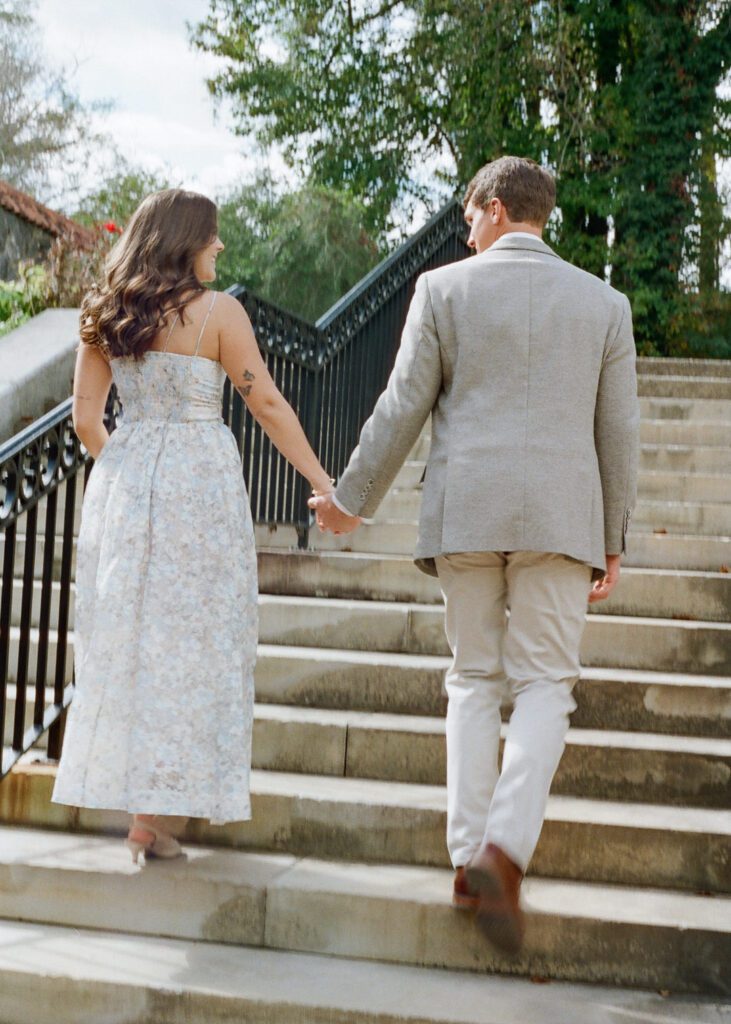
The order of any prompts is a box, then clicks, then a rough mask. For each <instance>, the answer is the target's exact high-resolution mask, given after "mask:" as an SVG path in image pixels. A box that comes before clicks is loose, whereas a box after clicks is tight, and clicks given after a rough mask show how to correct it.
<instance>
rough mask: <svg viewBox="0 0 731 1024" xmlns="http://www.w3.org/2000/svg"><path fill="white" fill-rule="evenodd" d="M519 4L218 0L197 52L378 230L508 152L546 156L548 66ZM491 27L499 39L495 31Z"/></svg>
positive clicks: (246, 107) (273, 135)
mask: <svg viewBox="0 0 731 1024" xmlns="http://www.w3.org/2000/svg"><path fill="white" fill-rule="evenodd" d="M532 18H533V13H532V9H531V4H529V3H528V4H526V3H525V2H523V0H408V2H392V0H381V2H375V3H369V4H362V3H361V4H355V3H352V2H347V3H343V2H339V3H331V2H325V0H211V10H210V14H209V16H208V18H207V19H206V20H205V21H204V22H203V23H201V24H200V25H198V26H197V28H196V29H195V30H194V33H193V40H194V43H195V45H197V46H198V47H200V48H201V49H204V50H207V51H210V52H213V53H216V54H217V55H219V56H221V57H223V58H225V60H226V66H225V67H224V69H223V70H222V71H221V72H220V74H218V75H217V76H216V77H215V78H213V79H212V80H211V81H210V82H209V86H210V89H211V91H212V93H213V94H214V95H215V96H217V97H219V98H220V97H224V96H227V97H230V98H231V99H232V100H233V104H234V112H235V115H236V117H237V124H238V127H239V130H240V131H241V132H242V133H245V134H248V133H249V131H250V130H251V126H252V124H253V125H254V126H255V129H256V133H257V135H258V138H259V140H260V141H261V142H262V143H263V144H264V145H270V144H271V143H277V144H279V145H280V146H282V147H283V149H284V152H285V155H286V156H287V158H288V159H289V161H290V162H291V163H292V164H293V166H296V167H298V168H299V169H300V170H302V171H303V172H304V176H306V177H309V178H310V179H311V180H313V181H314V182H316V183H319V184H323V185H326V186H329V187H334V188H336V189H345V190H347V191H348V192H350V193H352V194H353V195H355V196H358V197H359V198H360V199H362V201H363V203H364V205H365V207H366V209H367V211H368V217H369V223H370V225H371V227H372V228H373V229H375V230H376V232H383V231H385V230H387V229H388V228H389V227H391V226H392V223H393V222H392V220H391V214H392V212H393V209H394V206H395V204H400V205H401V207H402V208H404V207H405V208H406V209H407V211H408V210H409V209H410V207H413V203H414V201H415V200H418V199H421V200H425V201H427V202H432V203H433V202H434V188H433V184H434V182H433V178H434V174H433V173H432V172H430V171H425V163H428V162H429V161H430V160H433V159H435V158H444V157H445V156H446V157H447V158H448V162H449V163H450V164H451V166H449V167H448V168H447V171H446V174H443V175H442V189H441V196H442V198H444V197H446V195H448V194H449V193H451V191H452V190H453V188H454V184H455V181H459V180H462V181H464V180H466V178H468V177H469V176H470V175H471V173H473V172H474V170H475V169H476V168H477V167H478V166H479V165H480V164H482V163H484V162H485V161H486V160H488V159H490V158H491V157H494V156H497V155H498V154H500V153H501V152H504V151H506V150H509V151H518V152H522V153H526V154H527V155H535V156H540V154H541V151H542V147H543V141H544V131H543V126H542V122H541V118H540V94H539V88H540V73H541V68H540V66H539V65H538V64H537V62H536V60H535V57H534V48H535V41H534V38H533V33H532V31H531V25H532ZM486 26H488V27H489V31H487V30H486Z"/></svg>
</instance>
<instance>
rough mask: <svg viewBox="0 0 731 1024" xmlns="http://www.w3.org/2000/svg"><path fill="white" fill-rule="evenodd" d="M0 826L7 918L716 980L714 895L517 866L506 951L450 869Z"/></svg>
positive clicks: (721, 928) (610, 978) (645, 978)
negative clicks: (165, 847)
mask: <svg viewBox="0 0 731 1024" xmlns="http://www.w3.org/2000/svg"><path fill="white" fill-rule="evenodd" d="M3 840H4V842H3V852H2V854H0V879H2V883H3V884H2V885H0V913H2V915H3V917H5V918H6V919H11V920H12V919H18V918H20V919H26V920H27V919H30V920H31V921H33V922H36V923H44V924H56V925H63V926H67V927H68V926H71V927H81V928H88V927H91V928H106V929H116V930H119V931H132V932H138V933H141V934H151V935H153V936H168V937H174V938H179V939H180V938H185V939H193V940H198V941H201V940H202V941H204V942H206V941H207V942H211V941H212V942H217V943H223V944H235V945H247V946H265V947H272V948H275V949H281V950H292V951H298V952H308V953H323V954H328V955H330V956H336V957H357V958H358V959H362V960H379V961H387V962H391V963H402V964H410V965H413V966H424V967H445V968H449V969H452V970H455V969H456V970H464V969H469V970H473V971H489V972H497V973H506V974H508V973H510V974H519V975H527V976H531V975H536V974H538V975H541V976H544V977H548V978H552V979H556V978H564V979H567V980H572V981H591V982H612V983H614V984H632V985H646V986H653V987H659V988H669V989H671V990H672V991H674V992H689V991H690V992H701V993H705V994H707V995H708V994H714V995H719V996H721V995H723V996H726V995H728V994H731V979H729V976H728V973H727V972H726V971H725V967H726V966H727V964H728V957H729V956H731V921H730V918H729V907H731V901H729V899H727V898H723V897H718V896H716V897H709V896H696V895H694V894H690V893H681V892H672V891H668V890H663V889H655V888H653V889H646V890H642V889H637V888H634V887H614V886H611V887H607V886H604V885H601V884H588V883H581V882H569V881H560V880H556V879H541V878H536V877H531V878H528V879H527V880H526V882H525V883H524V886H523V900H524V905H525V909H526V913H527V927H526V941H525V947H524V950H523V952H522V953H521V955H520V957H518V958H515V959H511V958H506V957H500V956H498V955H495V954H493V953H492V951H491V949H490V947H489V946H488V945H487V943H485V941H484V939H483V937H482V935H481V934H480V933H479V931H478V929H477V927H476V925H475V923H474V920H473V917H472V915H470V914H465V913H463V912H460V911H458V910H455V909H454V908H453V907H452V906H451V883H452V872H451V871H449V870H444V869H439V868H431V867H426V866H405V865H395V864H390V863H385V864H379V865H373V864H363V863H346V862H341V861H331V860H327V861H326V860H318V859H315V858H310V857H304V858H295V857H291V856H276V855H272V854H263V853H256V854H252V853H243V852H241V851H234V850H221V849H216V848H211V847H202V848H195V847H192V846H191V847H188V856H187V858H186V859H183V860H181V861H179V862H177V863H175V864H160V863H156V864H151V865H150V866H145V867H143V868H139V867H133V866H132V865H131V863H130V862H129V858H128V854H127V851H126V850H125V849H124V848H123V847H122V846H121V844H120V843H119V842H118V841H116V842H115V841H112V840H110V839H106V838H95V837H84V838H81V837H79V836H72V835H63V834H53V833H50V834H49V833H43V832H38V831H33V830H25V829H18V830H4V832H3ZM567 932H568V933H569V934H570V935H571V941H570V942H567V941H566V935H567ZM640 951H641V952H640ZM137 1019H139V1018H137Z"/></svg>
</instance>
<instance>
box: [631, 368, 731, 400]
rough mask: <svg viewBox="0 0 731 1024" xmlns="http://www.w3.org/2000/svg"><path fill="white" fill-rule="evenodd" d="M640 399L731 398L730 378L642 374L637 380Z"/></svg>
mask: <svg viewBox="0 0 731 1024" xmlns="http://www.w3.org/2000/svg"><path fill="white" fill-rule="evenodd" d="M637 394H638V395H639V396H640V397H641V398H657V397H660V398H693V399H698V398H705V399H708V398H711V399H715V400H716V401H718V400H726V401H728V399H729V398H731V377H706V376H704V377H685V376H676V375H673V374H669V373H656V374H649V373H648V374H643V375H642V376H640V377H638V378H637Z"/></svg>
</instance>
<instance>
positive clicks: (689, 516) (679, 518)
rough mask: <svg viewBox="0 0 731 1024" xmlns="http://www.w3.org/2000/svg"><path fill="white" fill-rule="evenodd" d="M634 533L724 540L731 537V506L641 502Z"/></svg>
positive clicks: (634, 522)
mask: <svg viewBox="0 0 731 1024" xmlns="http://www.w3.org/2000/svg"><path fill="white" fill-rule="evenodd" d="M632 527H633V531H638V532H642V533H648V532H651V533H663V532H666V533H673V534H677V533H679V534H684V535H693V536H698V535H699V534H701V535H704V536H715V537H723V536H729V535H731V505H728V504H711V503H710V502H681V501H647V500H644V501H640V502H638V504H637V507H636V509H635V510H634V512H633V514H632Z"/></svg>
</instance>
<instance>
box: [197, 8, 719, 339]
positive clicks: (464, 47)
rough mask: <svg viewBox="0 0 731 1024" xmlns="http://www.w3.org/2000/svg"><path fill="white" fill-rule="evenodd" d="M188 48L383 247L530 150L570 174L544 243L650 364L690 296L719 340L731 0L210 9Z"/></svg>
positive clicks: (247, 122) (243, 112) (241, 119)
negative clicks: (425, 209) (360, 208)
mask: <svg viewBox="0 0 731 1024" xmlns="http://www.w3.org/2000/svg"><path fill="white" fill-rule="evenodd" d="M193 41H194V43H195V45H197V46H199V47H200V48H202V49H204V50H207V51H210V52H213V53H215V54H217V55H218V56H220V57H222V58H223V59H224V62H225V63H224V68H223V70H222V71H221V72H220V73H219V74H218V75H216V76H215V77H214V78H213V79H212V80H211V81H210V83H209V85H210V88H211V91H212V92H213V94H214V95H215V96H217V97H220V98H223V97H228V98H230V99H231V100H232V101H233V105H234V110H235V112H236V114H237V117H238V124H239V128H240V130H241V131H242V132H246V133H248V132H249V131H250V130H251V128H252V126H253V127H254V130H255V132H256V134H257V136H258V138H259V140H260V141H261V142H262V143H263V144H265V145H268V144H271V143H277V144H278V145H280V146H281V147H283V150H284V153H285V155H286V157H287V159H288V160H289V161H290V163H291V164H292V165H293V166H295V167H297V168H298V169H299V170H300V171H301V172H302V173H303V174H304V176H305V177H306V176H308V175H309V176H310V177H311V179H312V180H314V181H315V182H320V183H323V184H326V185H328V186H331V187H334V188H344V189H346V190H347V191H348V192H350V193H351V194H353V195H355V196H357V197H359V198H360V199H362V201H363V203H364V205H365V206H366V209H367V212H368V218H369V224H370V226H371V227H372V228H373V230H374V231H375V232H376V235H377V237H381V238H382V237H384V235H385V233H386V232H387V231H388V229H389V228H390V227H391V226H392V224H393V213H394V210H396V209H398V208H399V207H400V208H401V210H404V209H406V211H407V213H408V212H409V210H410V208H412V207H413V201H414V200H415V199H417V198H421V199H425V200H426V201H427V203H429V202H432V203H436V202H438V201H440V200H441V199H442V198H444V197H445V196H446V195H447V194H450V193H451V192H453V191H454V190H455V189H456V188H459V187H462V186H463V185H464V184H465V182H466V181H467V180H468V178H469V177H470V176H471V175H472V174H473V173H474V171H475V170H476V168H477V167H479V166H480V165H481V164H482V163H484V162H485V161H487V160H489V159H492V158H494V157H496V156H498V155H500V154H502V153H505V152H517V153H521V154H523V155H526V156H532V157H534V158H535V159H538V160H541V161H542V162H544V163H546V164H548V165H549V166H550V167H552V168H554V169H555V170H556V171H557V174H558V185H559V211H558V214H557V216H556V218H555V219H554V220H553V221H552V222H551V224H550V226H549V237H550V240H551V241H552V242H553V243H554V244H556V245H557V246H558V248H559V250H560V251H561V252H562V254H563V255H565V256H566V257H567V258H569V259H571V260H572V261H573V262H575V263H578V264H579V265H580V266H583V267H585V268H586V269H587V270H590V271H591V272H593V273H596V274H598V275H599V276H602V277H607V276H608V277H609V278H610V279H611V281H612V283H614V284H616V285H617V286H618V287H620V288H622V289H623V290H625V291H627V292H628V293H629V294H630V297H631V299H632V301H633V306H634V311H635V321H636V330H637V337H638V341H639V343H640V346H641V348H642V350H643V351H647V352H653V351H658V352H662V351H670V349H671V348H672V349H673V350H675V349H677V348H679V349H680V350H682V351H684V352H685V351H687V346H686V348H683V346H684V345H685V341H684V340H683V339H684V338H685V337H686V336H688V316H689V315H691V314H689V313H688V310H689V309H691V308H692V310H693V313H692V316H694V317H697V314H698V302H697V300H696V299H694V298H693V299H692V301H691V296H693V295H694V294H695V292H696V290H700V292H703V293H705V294H706V295H707V296H708V302H707V306H708V309H709V317H711V319H712V320H713V323H714V324H715V326H714V327H713V328H712V333H713V334H714V337H715V336H717V334H718V330H717V326H718V322H719V319H718V318H719V312H718V310H719V308H723V302H721V303H720V304H719V303H718V302H716V300H715V296H716V295H717V294H718V280H719V254H720V251H721V245H722V242H723V239H724V237H725V235H726V234H727V232H728V220H727V218H726V216H725V213H724V198H723V196H722V195H721V194H720V191H719V186H718V183H717V181H716V166H717V161H718V159H720V158H722V157H724V156H728V155H729V150H730V148H731V131H730V129H729V104H728V101H725V102H724V101H722V100H720V99H719V94H718V87H719V84H720V83H721V82H722V81H723V80H724V76H725V75H727V73H728V70H729V65H730V63H731V4H729V3H728V0H533V2H525V0H500V2H498V0H479V2H478V0H462V2H456V0H401V2H392V0H371V2H361V3H355V2H354V0H347V2H338V3H332V2H325V0H210V13H209V16H208V17H207V18H206V19H205V21H203V22H202V23H201V24H200V25H198V26H197V27H196V28H195V30H194V32H193ZM435 184H437V185H438V187H435ZM701 307H703V304H702V303H701ZM696 326H698V325H697V321H696ZM729 329H730V330H731V325H729ZM701 333H702V332H701ZM696 334H697V332H696ZM698 336H699V337H700V335H698ZM704 344H705V343H700V342H699V346H700V347H699V348H697V349H696V350H694V351H696V352H698V353H700V352H701V351H709V352H710V349H709V348H708V347H707V346H706V348H705V349H704V347H703V345H704ZM714 344H715V343H714ZM729 347H730V348H731V346H729ZM713 351H714V352H717V351H718V347H717V346H716V348H714V349H713Z"/></svg>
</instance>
